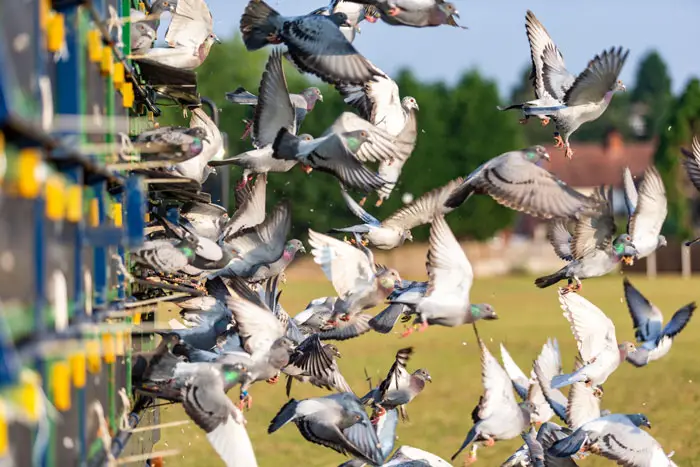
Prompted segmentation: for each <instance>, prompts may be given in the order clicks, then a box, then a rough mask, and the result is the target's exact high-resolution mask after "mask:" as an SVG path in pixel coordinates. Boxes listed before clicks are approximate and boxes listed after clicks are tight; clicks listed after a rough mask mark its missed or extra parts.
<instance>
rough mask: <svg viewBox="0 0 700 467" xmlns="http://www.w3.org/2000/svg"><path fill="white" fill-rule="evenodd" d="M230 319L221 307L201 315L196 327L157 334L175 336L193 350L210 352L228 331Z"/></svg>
mask: <svg viewBox="0 0 700 467" xmlns="http://www.w3.org/2000/svg"><path fill="white" fill-rule="evenodd" d="M231 318H232V315H231V311H230V310H229V309H227V308H226V307H224V306H221V307H217V308H216V309H214V310H212V311H210V312H208V313H204V314H202V315H201V319H202V322H201V324H199V325H198V326H194V327H191V328H185V329H171V330H169V331H161V332H159V334H161V335H163V336H168V337H171V336H176V337H177V338H178V339H179V340H180V341H181V342H185V343H187V344H188V345H191V346H192V347H194V348H195V349H200V350H210V349H212V348H214V347H215V346H216V345H217V341H218V339H219V337H220V336H222V335H224V334H225V333H226V331H227V330H228V326H229V325H230V324H231V323H232V321H231Z"/></svg>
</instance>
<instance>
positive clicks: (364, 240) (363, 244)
mask: <svg viewBox="0 0 700 467" xmlns="http://www.w3.org/2000/svg"><path fill="white" fill-rule="evenodd" d="M360 244H361V245H362V246H364V247H368V246H369V240H367V239H366V238H363V239H362V241H360Z"/></svg>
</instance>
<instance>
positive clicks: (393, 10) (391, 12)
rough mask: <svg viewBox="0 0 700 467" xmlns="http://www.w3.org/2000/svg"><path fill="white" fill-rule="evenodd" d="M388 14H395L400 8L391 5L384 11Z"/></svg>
mask: <svg viewBox="0 0 700 467" xmlns="http://www.w3.org/2000/svg"><path fill="white" fill-rule="evenodd" d="M386 13H387V14H388V15H389V16H396V15H398V14H400V13H401V8H399V7H396V6H392V7H391V8H389V10H388V11H387V12H386Z"/></svg>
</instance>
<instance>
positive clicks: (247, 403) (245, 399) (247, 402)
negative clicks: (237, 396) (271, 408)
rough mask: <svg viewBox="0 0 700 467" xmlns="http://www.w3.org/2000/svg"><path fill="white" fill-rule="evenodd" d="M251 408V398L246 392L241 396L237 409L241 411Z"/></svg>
mask: <svg viewBox="0 0 700 467" xmlns="http://www.w3.org/2000/svg"><path fill="white" fill-rule="evenodd" d="M252 407H253V396H251V395H250V394H248V393H247V392H246V393H245V394H241V400H240V402H238V409H239V410H243V409H244V408H247V409H248V410H250V409H251V408H252Z"/></svg>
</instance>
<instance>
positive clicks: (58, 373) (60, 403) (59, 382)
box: [51, 362, 70, 412]
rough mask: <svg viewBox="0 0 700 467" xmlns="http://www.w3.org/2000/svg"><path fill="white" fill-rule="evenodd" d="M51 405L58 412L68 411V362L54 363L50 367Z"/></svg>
mask: <svg viewBox="0 0 700 467" xmlns="http://www.w3.org/2000/svg"><path fill="white" fill-rule="evenodd" d="M51 388H52V389H53V403H54V405H55V406H56V408H57V409H58V410H60V411H61V412H65V411H66V410H69V409H70V367H69V366H68V362H56V363H54V364H53V365H52V366H51Z"/></svg>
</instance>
